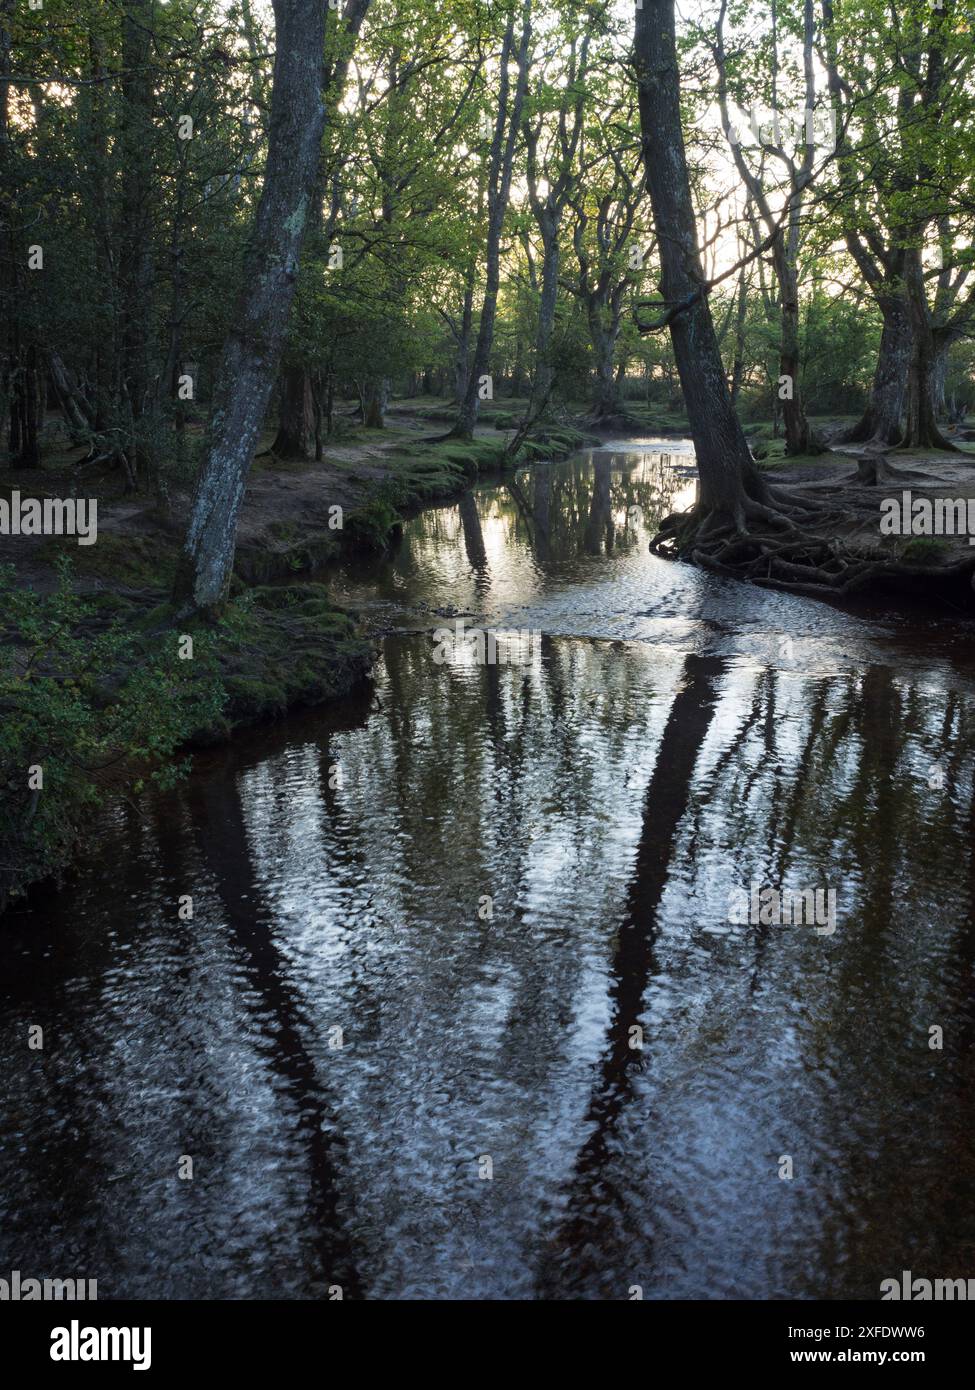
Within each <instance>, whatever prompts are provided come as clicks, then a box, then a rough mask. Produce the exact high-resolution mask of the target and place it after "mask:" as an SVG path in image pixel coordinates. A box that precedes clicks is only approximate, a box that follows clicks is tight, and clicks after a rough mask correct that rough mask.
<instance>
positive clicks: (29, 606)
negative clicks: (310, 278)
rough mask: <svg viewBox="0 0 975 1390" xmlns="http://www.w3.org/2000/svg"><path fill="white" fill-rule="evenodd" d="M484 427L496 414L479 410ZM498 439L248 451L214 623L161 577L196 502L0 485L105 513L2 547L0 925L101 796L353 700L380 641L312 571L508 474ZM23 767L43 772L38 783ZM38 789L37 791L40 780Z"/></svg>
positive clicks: (575, 439) (58, 475) (49, 475)
mask: <svg viewBox="0 0 975 1390" xmlns="http://www.w3.org/2000/svg"><path fill="white" fill-rule="evenodd" d="M488 420H489V421H490V413H488ZM507 437H508V436H507V433H506V432H505V431H504V430H503V429H498V428H494V427H493V425H492V424H491V423H486V424H484V425H482V426H480V427H479V428H478V429H477V431H476V434H475V437H474V439H472V440H470V441H460V440H451V439H445V438H443V437H437V436H436V435H434V436H433V437H432V438H431V429H430V424H429V422H428V421H424V420H423V419H421V418H418V417H416V416H415V415H414V414H412V413H411V412H409V411H398V412H395V413H394V414H393V415H392V418H391V419H390V421H389V424H388V427H387V428H386V429H383V430H365V429H361V428H359V429H355V428H352V427H347V428H346V429H345V430H344V431H343V434H342V437H341V438H339V439H338V440H337V441H336V442H335V443H334V444H333V445H332V446H330V447H329V448H328V449H327V450H326V451H325V452H324V457H323V458H322V459H321V460H320V461H317V462H315V461H298V462H293V461H284V460H281V459H278V458H276V457H275V456H274V454H273V453H272V452H271V448H270V444H271V438H272V436H271V435H270V434H268V435H265V436H264V437H263V438H262V440H261V442H260V444H259V448H258V452H257V455H256V457H255V461H254V465H253V468H252V472H251V476H250V479H249V482H248V488H247V493H246V497H245V501H244V505H243V509H242V514H241V524H240V530H239V536H238V544H237V555H236V560H235V568H234V580H233V584H232V589H231V594H230V598H229V601H228V603H227V604H226V605H225V608H224V610H223V612H222V613H221V614H220V616H219V618H218V619H216V620H214V621H210V622H205V621H204V620H202V619H198V620H194V621H190V622H185V621H184V622H183V623H181V624H179V631H176V629H175V628H174V626H173V623H174V611H173V609H172V607H171V605H170V602H169V594H170V591H171V586H172V578H173V574H174V570H175V566H176V562H177V558H178V554H179V548H180V544H181V541H182V536H183V534H184V531H185V527H186V520H187V516H188V512H189V505H190V493H189V489H188V488H184V489H176V490H173V491H172V492H171V493H170V494H169V495H168V496H167V498H166V502H165V505H161V504H160V500H159V498H158V497H156V498H155V499H149V498H147V497H139V496H137V497H131V496H124V495H121V493H120V479H119V477H118V475H117V474H112V473H104V474H102V475H100V476H98V477H89V476H86V475H85V474H84V473H83V472H82V473H79V470H78V468H77V463H76V459H75V458H73V457H72V455H71V454H70V453H65V452H61V453H58V452H56V451H53V450H52V451H51V452H50V453H49V454H48V456H47V458H46V460H45V465H44V467H43V468H41V469H39V470H31V471H30V472H23V471H19V472H16V473H13V472H9V471H8V472H7V474H6V476H5V477H4V480H3V494H5V495H6V496H7V497H8V498H9V497H10V495H11V493H13V492H14V491H19V492H20V493H21V495H22V496H30V497H38V498H44V497H48V498H50V497H72V496H75V495H76V494H82V495H83V496H85V497H86V498H91V499H94V500H95V501H96V502H97V517H98V529H97V540H96V542H95V543H94V544H92V545H85V546H79V545H78V544H77V539H76V537H74V536H32V535H28V536H24V535H19V536H6V537H4V542H3V565H4V571H3V576H2V579H3V592H4V598H5V607H6V612H5V619H4V624H3V655H4V656H5V658H6V659H5V660H4V661H3V663H2V665H0V708H2V709H3V711H4V716H5V718H4V725H3V733H2V735H0V909H2V906H3V904H4V902H5V901H7V900H9V898H10V897H12V896H15V895H17V894H19V893H20V892H22V891H23V889H24V888H25V887H26V886H27V885H29V884H30V883H31V882H34V881H37V880H38V879H41V878H44V877H46V876H48V875H49V874H51V873H57V872H58V871H59V870H60V869H62V868H63V867H64V866H65V865H66V864H67V863H68V862H69V861H70V859H71V858H72V856H73V854H74V853H75V852H76V849H77V847H78V845H79V843H80V842H81V840H82V838H83V827H84V826H85V824H86V823H87V821H88V819H89V817H90V814H91V811H92V809H93V808H94V807H96V806H97V805H98V804H99V803H100V802H101V801H102V800H103V799H104V798H105V797H106V796H107V795H109V794H118V793H124V792H126V791H128V790H129V789H131V788H135V789H136V790H137V789H138V788H139V787H141V785H143V783H144V782H145V781H146V780H154V779H165V777H166V776H168V775H169V770H170V769H171V767H172V766H173V765H174V764H175V762H176V761H177V760H178V759H179V757H180V750H181V749H192V748H194V747H200V746H206V745H211V744H216V743H219V742H223V741H226V740H227V739H229V738H231V737H233V735H234V734H235V733H236V732H238V731H240V730H242V729H244V728H247V727H251V726H255V725H259V724H261V723H263V722H266V721H268V720H274V719H276V718H279V717H280V716H282V715H283V714H285V713H286V712H287V711H288V710H291V709H296V708H300V707H303V706H306V707H307V706H315V705H319V704H321V703H323V702H325V701H328V700H331V699H335V698H337V697H340V696H342V695H345V694H347V693H349V692H350V691H351V690H353V689H354V688H355V687H356V686H357V685H358V684H359V683H360V682H362V681H363V680H364V679H365V678H366V677H367V676H368V673H369V670H370V668H371V665H372V662H373V659H374V651H375V649H374V642H373V641H372V640H371V639H370V638H369V637H367V636H366V635H365V633H364V632H363V630H362V629H361V627H360V625H359V624H358V622H357V615H356V613H355V611H354V610H349V609H346V608H343V607H341V606H340V605H338V604H337V603H335V602H334V600H333V599H332V597H331V594H330V592H329V587H328V584H327V583H323V582H322V572H323V570H324V569H325V567H327V566H328V565H329V564H331V563H333V562H335V561H338V560H340V559H343V558H347V557H352V556H360V557H367V556H369V555H371V554H376V555H379V554H382V553H384V552H385V551H386V550H387V549H388V547H389V546H390V544H392V543H393V541H394V539H395V537H396V535H397V534H398V532H399V530H400V528H401V526H402V524H403V521H404V519H405V518H407V517H408V516H410V515H411V514H413V513H415V512H416V511H417V510H419V509H421V508H422V507H424V506H426V505H429V504H432V503H441V502H449V501H451V500H453V499H456V498H457V497H459V496H461V495H462V494H463V493H464V492H465V491H466V490H467V489H468V488H469V487H470V486H471V484H472V483H473V482H474V481H476V480H477V479H478V478H479V477H486V476H492V475H495V474H497V475H501V474H502V473H503V472H504V471H505V470H506V469H510V468H511V467H512V466H513V463H512V461H511V460H509V459H508V458H507V457H506V453H505V444H506V440H507ZM587 442H590V443H592V442H598V441H596V440H594V439H593V438H592V437H589V438H588V439H587V436H586V435H584V434H583V433H582V432H580V431H579V430H576V429H573V428H571V427H568V426H556V427H554V428H548V429H547V430H546V431H545V432H544V434H542V433H539V434H537V435H536V436H535V437H534V438H532V439H529V440H528V441H527V444H526V446H525V448H524V449H523V450H522V451H521V452H520V454H519V458H518V462H519V463H521V462H524V460H525V458H526V457H527V458H529V459H530V458H538V457H548V458H557V457H565V456H567V455H568V454H571V453H572V452H574V451H575V450H577V449H578V448H580V447H581V446H583V445H585V444H586V443H587ZM29 769H37V770H38V771H35V772H34V773H33V774H31V773H30V772H29V771H28V770H29ZM38 778H40V782H39V784H37V785H35V783H38Z"/></svg>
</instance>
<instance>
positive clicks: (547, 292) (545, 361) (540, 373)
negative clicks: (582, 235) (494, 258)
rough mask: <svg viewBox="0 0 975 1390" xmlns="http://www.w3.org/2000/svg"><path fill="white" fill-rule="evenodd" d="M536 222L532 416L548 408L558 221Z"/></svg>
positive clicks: (545, 216) (550, 218)
mask: <svg viewBox="0 0 975 1390" xmlns="http://www.w3.org/2000/svg"><path fill="white" fill-rule="evenodd" d="M538 220H539V226H540V230H541V233H542V293H541V297H540V299H539V303H538V324H537V327H536V331H535V380H534V381H533V383H532V392H531V401H530V404H529V412H530V414H532V415H536V416H537V415H538V414H539V413H540V412H541V411H542V410H544V408H545V407H546V406H547V405H548V401H549V397H550V396H551V394H552V385H553V382H554V372H553V368H552V335H553V334H554V332H555V307H556V302H557V299H558V290H559V224H558V220H557V219H556V217H555V216H554V215H553V214H551V213H547V214H543V217H542V218H539V219H538ZM513 394H517V392H514V393H513Z"/></svg>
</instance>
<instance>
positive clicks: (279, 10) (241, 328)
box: [174, 0, 368, 610]
mask: <svg viewBox="0 0 975 1390" xmlns="http://www.w3.org/2000/svg"><path fill="white" fill-rule="evenodd" d="M353 3H355V0H353ZM359 3H360V4H361V3H368V0H359ZM325 13H326V12H325V9H324V6H323V5H322V3H321V0H274V19H275V35H276V41H277V47H276V52H275V59H274V77H273V85H272V96H271V120H270V126H269V133H268V156H267V168H266V171H265V175H264V185H263V188H262V190H261V200H260V204H259V206H258V210H257V217H256V221H255V226H254V232H253V237H252V240H251V245H250V247H249V248H248V254H247V258H246V261H245V268H244V277H243V286H242V288H241V292H240V296H239V298H238V302H237V312H236V324H235V326H234V327H233V328H232V329H231V331H230V334H229V336H228V337H227V340H226V342H225V343H224V348H223V354H222V358H221V363H220V368H219V373H218V378H217V385H216V389H215V391H214V402H213V411H212V416H211V426H210V428H211V442H210V446H209V450H208V453H207V458H206V461H205V464H204V467H203V471H202V474H201V477H200V480H199V483H198V485H197V489H196V496H195V498H194V502H193V510H192V514H191V517H190V523H189V527H188V529H187V533H186V540H185V543H184V548H183V554H182V559H181V562H180V566H179V569H178V572H177V576H176V583H175V589H174V597H175V599H176V601H177V602H178V603H181V604H183V605H187V606H189V607H191V608H196V609H201V610H207V609H212V608H214V607H215V606H216V605H218V604H219V603H220V602H221V601H222V599H223V598H224V596H225V594H226V591H227V587H228V585H229V583H230V575H231V570H232V568H233V559H234V547H235V542H236V535H237V519H238V515H239V513H240V507H241V503H242V501H243V496H244V485H245V483H246V480H247V473H248V471H249V469H250V465H251V460H252V458H253V454H254V447H255V445H256V442H257V435H258V431H259V430H260V427H261V423H262V421H263V419H264V413H265V411H266V409H267V403H268V398H269V396H270V394H271V388H272V386H273V385H274V376H275V372H276V370H277V365H278V361H279V359H280V356H281V350H282V347H283V344H284V338H285V333H286V330H287V324H288V315H289V312H290V309H291V301H292V299H293V298H294V293H295V286H296V282H297V276H298V265H299V260H300V256H301V246H302V242H303V240H304V235H305V229H306V226H307V223H308V218H309V212H310V210H311V206H312V201H313V197H314V192H315V179H316V176H317V173H318V159H319V150H320V144H321V138H322V132H323V127H324V119H325V107H324V105H323V102H322V88H323V55H324V42H325Z"/></svg>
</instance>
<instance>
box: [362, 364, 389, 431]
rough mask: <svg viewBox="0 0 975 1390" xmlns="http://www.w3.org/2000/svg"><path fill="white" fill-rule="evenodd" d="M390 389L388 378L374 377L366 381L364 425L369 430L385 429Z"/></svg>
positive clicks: (363, 408) (363, 409) (363, 412)
mask: <svg viewBox="0 0 975 1390" xmlns="http://www.w3.org/2000/svg"><path fill="white" fill-rule="evenodd" d="M389 389H390V381H389V377H387V376H380V377H374V376H373V377H369V378H368V380H367V381H366V386H365V392H364V396H363V405H362V423H363V425H364V426H365V427H366V429H367V430H381V429H385V427H386V419H385V416H386V406H387V404H388V403H389Z"/></svg>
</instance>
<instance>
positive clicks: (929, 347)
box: [902, 255, 955, 450]
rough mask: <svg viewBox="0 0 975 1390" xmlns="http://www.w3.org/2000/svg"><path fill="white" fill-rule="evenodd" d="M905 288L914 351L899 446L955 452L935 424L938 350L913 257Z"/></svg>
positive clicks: (915, 261) (922, 281)
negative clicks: (901, 444) (904, 418)
mask: <svg viewBox="0 0 975 1390" xmlns="http://www.w3.org/2000/svg"><path fill="white" fill-rule="evenodd" d="M907 285H908V299H909V303H910V308H911V331H912V338H913V342H912V349H913V350H912V353H911V366H910V371H909V373H908V379H907V409H906V420H905V425H904V438H903V441H902V442H903V443H904V444H905V445H907V446H908V447H910V448H915V449H950V450H954V448H955V446H954V444H952V443H951V441H950V440H949V439H946V438H945V436H944V435H943V434H942V433H941V429H940V427H939V425H938V420H937V408H936V405H935V377H936V372H937V367H938V347H937V342H936V338H935V332H934V328H933V326H932V322H931V309H930V306H929V305H928V300H927V294H926V292H925V286H924V277H923V273H922V269H921V262H920V257H918V256H916V255H915V256H913V257H912V258H911V264H910V267H909V273H908V277H907ZM942 336H943V335H942Z"/></svg>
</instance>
